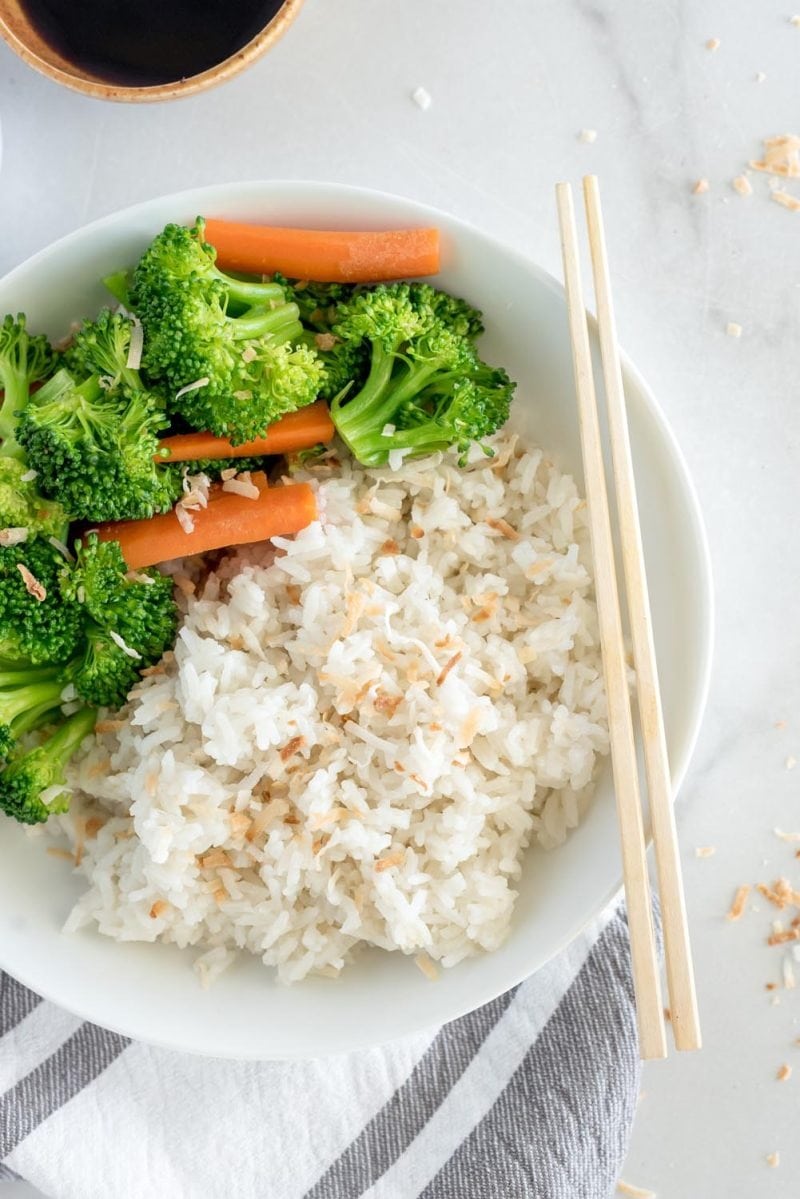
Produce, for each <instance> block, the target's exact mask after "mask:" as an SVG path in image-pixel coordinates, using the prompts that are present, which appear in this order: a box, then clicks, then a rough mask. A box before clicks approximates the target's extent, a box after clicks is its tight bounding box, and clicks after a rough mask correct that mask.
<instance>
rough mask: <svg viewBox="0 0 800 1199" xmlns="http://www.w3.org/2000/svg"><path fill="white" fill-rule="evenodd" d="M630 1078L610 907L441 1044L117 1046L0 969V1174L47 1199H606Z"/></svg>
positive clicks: (627, 996) (622, 938)
mask: <svg viewBox="0 0 800 1199" xmlns="http://www.w3.org/2000/svg"><path fill="white" fill-rule="evenodd" d="M638 1078H639V1066H638V1060H637V1049H636V1029H635V1019H634V1009H633V996H632V986H631V979H630V957H629V948H628V936H627V925H626V923H625V918H624V913H623V912H622V911H621V910H619V909H618V910H616V911H614V912H612V913H611V914H607V915H606V916H605V917H604V918H603V919H602V920H600V921H598V922H597V923H596V924H594V925H593V926H592V927H590V928H588V929H587V930H586V931H585V932H584V933H583V934H582V935H581V936H580V937H579V938H578V939H577V940H576V941H575V942H573V944H572V945H571V946H570V947H569V949H567V950H566V951H565V952H564V953H563V954H561V956H560V957H558V958H557V959H556V960H554V961H553V962H551V963H550V964H549V965H547V966H546V967H544V968H543V969H542V970H540V971H539V972H538V973H537V974H536V975H534V976H533V977H532V978H530V979H528V980H527V982H524V983H522V984H521V985H520V986H519V987H517V988H516V989H515V990H513V991H510V992H509V993H508V994H505V995H502V996H500V997H499V998H498V999H496V1000H494V1001H493V1002H492V1003H489V1004H487V1005H486V1006H485V1007H482V1008H479V1009H478V1010H477V1011H475V1012H472V1013H471V1014H470V1015H468V1016H464V1017H463V1018H462V1019H459V1020H456V1021H454V1022H453V1023H452V1024H448V1025H445V1026H444V1027H443V1028H440V1029H439V1030H438V1031H437V1030H434V1031H433V1032H431V1033H428V1034H423V1035H419V1036H415V1037H412V1038H408V1039H405V1040H403V1041H398V1042H395V1043H393V1044H391V1045H388V1046H384V1047H382V1048H378V1049H373V1050H368V1051H363V1052H360V1053H357V1054H351V1055H348V1056H341V1057H334V1058H328V1059H325V1060H317V1061H308V1062H292V1063H284V1062H266V1063H256V1062H243V1063H240V1062H227V1061H217V1060H213V1059H204V1058H195V1057H191V1056H188V1055H185V1054H177V1053H171V1052H168V1051H166V1050H162V1049H154V1048H151V1047H150V1046H148V1045H144V1044H140V1043H133V1042H129V1041H127V1040H126V1039H125V1038H124V1037H121V1036H118V1035H117V1034H115V1033H110V1032H105V1031H104V1030H102V1029H100V1028H97V1027H96V1026H94V1025H91V1024H86V1023H83V1022H82V1021H80V1020H78V1019H77V1018H76V1017H73V1016H70V1015H68V1014H67V1013H66V1012H63V1011H61V1010H60V1009H59V1008H56V1007H54V1006H53V1005H52V1004H50V1003H45V1002H43V1001H41V1000H40V999H39V998H38V997H37V996H36V995H34V994H32V993H31V992H30V991H27V990H25V988H23V987H21V986H20V985H19V984H18V983H16V982H14V980H13V979H11V978H9V977H8V976H7V975H2V974H0V1177H5V1178H12V1177H14V1176H15V1175H20V1176H22V1177H24V1178H26V1179H28V1180H29V1181H30V1182H31V1183H33V1184H34V1185H35V1186H37V1187H38V1188H39V1189H40V1190H41V1191H43V1192H44V1194H45V1195H46V1196H48V1197H49V1199H217V1197H219V1199H356V1197H358V1196H369V1197H370V1199H417V1197H424V1199H605V1197H606V1196H609V1195H611V1193H612V1192H613V1190H614V1185H615V1180H616V1178H617V1175H618V1173H619V1170H620V1167H621V1163H622V1160H623V1156H624V1153H625V1149H626V1145H627V1140H628V1134H629V1131H630V1125H631V1122H632V1119H633V1113H634V1108H635V1104H636V1096H637V1092H638ZM3 1189H4V1188H3V1184H2V1183H1V1182H0V1199H2V1195H3Z"/></svg>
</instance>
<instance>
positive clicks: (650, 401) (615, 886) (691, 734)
mask: <svg viewBox="0 0 800 1199" xmlns="http://www.w3.org/2000/svg"><path fill="white" fill-rule="evenodd" d="M249 189H252V191H253V193H254V195H255V194H257V193H262V192H263V191H265V190H266V191H269V192H271V193H273V194H275V196H276V198H277V199H280V193H281V192H284V191H286V192H290V191H295V190H296V189H302V190H303V191H304V193H305V195H306V196H307V197H308V198H311V199H313V198H314V195H315V194H316V195H319V197H320V198H321V199H322V200H324V197H325V196H329V195H330V193H331V191H335V192H338V193H340V194H341V195H343V196H347V195H349V196H353V197H356V196H357V197H359V198H362V199H366V200H367V202H370V201H373V200H375V201H377V202H378V203H381V204H383V203H389V204H397V203H399V204H401V205H402V206H403V207H404V209H406V210H407V211H408V213H409V216H410V217H411V218H412V221H411V222H410V223H413V219H414V218H416V219H418V220H419V221H420V223H421V224H426V225H429V224H432V223H436V221H437V220H438V221H441V222H444V223H445V224H446V225H447V226H450V227H455V228H456V230H459V229H464V230H466V231H468V232H469V233H470V234H471V235H474V236H476V237H478V238H479V239H480V240H482V241H483V242H485V243H487V244H488V245H489V246H490V247H491V249H492V250H494V251H497V252H499V253H500V254H502V255H503V256H505V257H510V258H512V259H513V260H514V261H515V262H516V263H517V265H519V266H520V267H522V268H524V270H526V271H527V272H529V273H531V274H532V275H534V276H536V277H537V279H538V281H539V283H540V284H542V285H543V286H544V287H545V288H546V289H547V290H549V291H550V292H551V293H552V294H553V296H554V297H555V298H557V299H558V300H559V301H560V302H563V301H564V294H565V293H564V288H563V285H562V284H561V283H560V282H559V281H558V279H556V277H555V276H554V275H552V274H551V273H550V272H549V271H547V270H546V269H545V268H544V267H542V266H540V265H539V264H538V263H537V262H535V261H534V260H533V259H532V258H530V257H528V256H527V255H525V254H523V253H522V252H521V251H519V250H517V249H516V248H515V247H514V246H512V245H509V244H508V243H506V242H504V241H502V240H501V239H500V238H497V237H495V236H494V235H492V234H489V233H486V232H485V231H484V230H482V229H481V228H480V227H478V226H476V225H474V224H473V223H471V222H469V221H466V220H463V219H461V218H459V217H455V216H453V215H451V214H450V213H449V212H446V211H445V210H443V209H440V208H438V207H436V206H434V205H429V204H426V203H423V202H421V201H417V200H413V199H410V198H408V197H405V196H401V195H398V194H397V193H392V192H386V191H383V190H380V189H376V188H367V187H361V186H355V185H351V184H343V183H337V182H324V181H320V180H307V179H302V178H299V179H291V178H283V179H275V180H267V179H261V180H240V181H233V182H229V183H220V184H211V185H207V186H200V187H196V188H186V189H183V190H181V191H179V192H167V193H164V194H162V195H159V196H155V197H151V198H150V199H148V200H143V201H140V202H138V203H136V204H133V205H128V206H126V207H125V208H121V209H117V210H115V211H113V212H110V213H107V214H106V215H104V216H101V217H99V218H97V219H95V220H94V221H91V222H88V223H87V224H84V225H81V226H79V227H77V228H76V229H73V230H72V231H70V232H69V233H66V234H64V235H63V236H62V237H60V238H57V239H56V240H55V241H53V242H50V243H48V244H47V245H46V246H43V247H42V248H41V249H40V250H38V251H36V252H35V253H34V254H32V255H30V256H29V257H27V258H25V259H24V260H23V261H22V262H21V263H19V264H18V265H17V266H15V267H13V268H12V269H11V270H10V271H8V272H7V273H6V274H5V275H4V276H2V277H0V287H6V286H10V285H13V283H14V281H15V277H16V276H17V275H18V274H22V273H27V272H29V271H30V270H32V269H33V270H35V269H36V267H37V266H38V265H39V263H40V262H41V261H42V260H43V259H45V258H46V257H47V256H48V255H49V254H51V253H52V252H54V251H57V250H61V249H63V248H66V247H68V246H69V245H71V244H72V243H73V242H75V241H79V240H80V239H83V238H84V237H86V236H91V235H92V234H93V233H96V232H99V231H101V230H103V229H104V228H106V227H107V226H111V227H113V226H114V225H116V224H118V223H120V222H121V221H122V222H123V223H125V222H127V221H135V220H136V219H137V218H138V217H140V216H146V214H147V211H148V209H151V208H158V207H160V206H162V205H164V204H165V203H169V204H172V205H174V206H175V208H176V210H179V209H180V208H181V207H184V208H186V207H187V205H188V204H189V203H192V204H194V205H195V207H196V202H197V199H198V197H202V202H203V203H213V202H214V200H215V197H216V196H219V197H220V198H221V199H224V198H226V199H227V200H228V201H230V200H231V198H232V193H233V194H234V195H235V196H236V197H237V198H241V197H243V196H244V195H246V193H247V191H248V190H249ZM336 223H337V222H333V224H334V225H335V224H336ZM587 311H588V310H587ZM589 321H590V326H591V328H592V330H593V331H594V330H595V329H596V322H595V319H594V316H593V315H592V314H591V312H589ZM620 359H621V365H622V372H623V379H624V381H625V382H626V383H630V384H632V385H633V387H634V388H635V389H636V390H637V392H638V397H639V398H640V400H641V402H642V403H643V404H644V406H645V407H646V409H647V411H648V414H649V415H650V416H651V417H652V418H653V420H654V421H655V423H656V424H657V426H658V429H659V433H660V435H661V437H662V438H663V439H664V442H665V443H666V446H667V448H668V450H669V451H670V452H671V455H672V462H673V464H674V466H675V468H676V470H677V472H678V474H679V475H680V484H681V488H682V490H683V491H684V493H685V497H686V500H687V508H688V510H689V512H690V514H691V529H690V532H691V536H692V538H693V540H694V542H695V545H696V549H697V559H698V563H699V565H700V568H701V571H700V575H699V576H698V577H695V578H694V579H693V584H694V587H695V595H696V599H697V611H698V622H697V630H698V644H699V646H700V649H701V653H702V660H701V662H700V671H699V674H698V682H697V686H696V690H695V692H694V695H693V697H692V699H693V702H692V704H691V707H690V708H689V709H688V710H687V720H686V731H685V736H684V742H683V745H682V747H681V753H680V754H679V755H678V757H677V759H676V760H675V761H674V763H673V770H672V790H673V802H675V801H676V799H677V795H678V792H679V790H680V787H681V786H682V784H683V782H684V780H685V778H686V774H687V771H688V767H689V763H690V761H691V758H692V755H693V753H694V750H695V747H696V745H697V740H698V737H699V734H700V728H701V725H702V719H703V713H704V711H705V708H706V705H707V701H708V696H709V691H710V685H711V676H712V668H713V652H714V641H715V609H714V588H713V575H712V567H711V553H710V548H709V542H708V536H707V531H706V528H705V524H704V521H703V518H702V510H701V507H700V501H699V497H698V494H697V489H696V487H695V484H694V481H693V479H692V476H691V474H690V471H689V468H688V464H687V462H686V459H685V456H684V454H683V451H682V450H681V448H680V444H679V442H678V440H677V437H676V435H675V433H674V432H673V430H672V428H671V426H670V424H669V422H668V421H667V418H666V416H665V414H664V411H663V409H662V407H661V405H660V404H659V402H658V401H657V399H656V398H655V396H654V394H653V392H652V390H651V389H650V387H649V385H648V384H647V382H646V381H645V379H644V378H643V376H642V374H641V372H640V371H639V369H638V367H636V366H635V365H634V363H633V362H632V361H631V359H630V358H629V356H628V355H627V353H626V352H625V351H624V350H621V352H620ZM612 785H613V784H612ZM646 837H647V845H648V848H649V849H650V850H652V837H651V833H650V828H649V824H648V825H647V827H646ZM622 892H623V882H622V877H621V875H620V876H619V877H617V878H616V879H615V880H614V882H613V883H612V884H611V885H610V886H609V887H608V888H607V890H606V891H605V892H604V894H603V895H602V896H601V897H600V898H599V899H598V900H596V901H595V903H594V904H593V906H592V910H591V911H590V912H588V914H586V915H585V916H584V917H581V918H579V919H576V920H575V921H574V922H573V924H572V925H570V926H569V927H568V928H567V929H566V930H565V931H564V932H563V934H562V936H561V937H560V939H559V940H558V942H557V943H556V942H554V943H553V944H551V945H549V946H548V947H547V951H546V953H545V954H544V955H542V956H540V957H539V959H538V961H536V962H535V963H534V964H533V965H532V966H531V965H529V966H528V967H527V968H526V969H524V970H522V971H521V972H520V970H518V969H517V970H510V971H507V972H506V973H505V974H503V976H502V978H501V979H499V980H498V981H496V982H492V983H491V985H490V986H488V987H487V986H485V987H484V988H483V989H482V991H481V994H480V996H479V997H478V998H477V999H476V1000H469V999H467V998H465V999H463V1000H462V1002H460V1003H454V1004H453V1005H452V1012H450V1014H449V1015H448V1016H447V1021H448V1022H449V1021H451V1020H455V1019H458V1018H459V1017H461V1016H464V1015H466V1014H467V1013H469V1012H471V1011H474V1010H475V1009H476V1008H477V1007H480V1006H482V1005H484V1004H487V1003H490V1002H491V1001H492V1000H493V999H495V998H497V996H499V995H501V994H503V993H505V992H506V991H508V990H510V989H511V988H512V987H514V986H517V985H518V984H519V983H521V982H523V981H524V980H525V979H526V978H530V977H532V976H533V975H535V974H536V972H537V971H539V970H540V969H541V968H542V967H543V966H545V965H546V964H547V963H548V962H549V961H552V960H553V959H554V958H555V957H556V956H558V955H559V954H560V953H562V952H563V951H564V950H565V949H566V948H567V947H568V946H569V945H570V944H572V942H573V941H574V940H575V939H576V938H577V937H578V936H580V935H581V934H582V933H583V932H584V931H585V930H586V929H588V927H589V926H590V925H591V924H592V923H593V922H595V921H597V920H598V918H599V917H601V915H602V914H603V913H604V912H605V911H606V910H607V909H608V908H609V907H610V905H611V904H612V903H614V902H615V901H617V899H618V898H619V897H620V896H621V895H622ZM94 935H99V934H94ZM489 956H491V955H489ZM0 969H3V970H6V971H7V972H8V973H9V974H12V975H13V977H15V978H16V979H17V980H18V981H19V982H21V983H22V984H23V985H24V986H27V987H29V988H30V989H32V990H34V991H35V992H36V993H37V994H39V995H41V996H42V997H43V998H44V999H46V1000H49V1001H50V1002H52V1003H54V1004H56V1005H58V1006H60V1007H62V1008H64V1009H65V1010H68V1011H70V1012H71V1013H72V1014H74V1015H75V1016H78V1017H79V1018H81V1019H84V1020H88V1021H91V1022H94V1023H98V1022H99V1021H98V1017H97V1015H96V1014H95V1013H93V1012H92V1011H91V1010H90V1009H91V1003H90V1002H89V992H87V1003H86V1004H85V1005H84V1004H76V1003H70V1004H69V1005H67V1006H66V1007H65V1005H64V1003H63V1000H61V999H59V998H58V995H57V994H56V993H54V992H53V991H52V990H51V989H50V987H48V986H45V987H43V986H42V985H41V983H40V982H39V981H38V980H34V979H32V978H31V977H30V975H29V974H28V972H27V971H24V970H23V971H17V970H15V969H9V967H7V966H6V965H4V963H3V962H2V947H1V946H0ZM101 1023H102V1027H104V1028H107V1029H109V1030H111V1031H113V1032H117V1033H119V1034H121V1035H123V1036H127V1037H131V1036H133V1037H134V1039H137V1040H141V1041H142V1042H144V1043H147V1044H151V1045H154V1046H157V1047H160V1048H164V1049H170V1050H175V1051H178V1052H189V1053H193V1054H195V1055H197V1056H206V1057H216V1058H227V1059H230V1060H259V1061H267V1060H292V1059H295V1060H299V1059H303V1058H308V1057H311V1056H319V1051H318V1050H316V1049H309V1050H307V1051H304V1050H299V1049H297V1050H294V1049H293V1050H290V1051H288V1052H281V1053H271V1054H269V1055H268V1056H265V1055H264V1054H263V1053H253V1054H251V1055H248V1057H245V1055H244V1054H241V1053H233V1052H226V1051H225V1050H224V1049H222V1050H221V1049H220V1048H218V1047H213V1046H205V1045H197V1043H196V1041H194V1040H192V1043H191V1045H190V1044H189V1043H188V1040H187V1042H184V1043H180V1044H179V1043H176V1042H175V1041H174V1040H170V1039H169V1038H168V1037H163V1038H162V1037H159V1036H158V1035H152V1034H151V1033H149V1032H148V1033H147V1034H144V1033H141V1032H136V1033H132V1032H131V1030H130V1028H129V1027H128V1028H126V1027H124V1026H121V1025H118V1024H116V1023H115V1022H114V1020H113V1019H111V1020H109V1019H107V1018H106V1017H105V1014H104V1015H103V1019H102V1022H101ZM398 1023H399V1024H400V1025H401V1027H399V1028H398V1029H397V1031H395V1032H393V1034H392V1038H391V1039H395V1038H397V1037H403V1036H410V1035H413V1034H415V1033H423V1032H425V1031H427V1030H429V1029H431V1028H433V1027H435V1026H436V1024H435V1022H434V1023H431V1022H427V1023H420V1022H419V1021H415V1022H413V1023H408V1024H407V1025H402V1021H398ZM375 1045H376V1041H375V1040H374V1039H373V1038H370V1037H368V1036H366V1035H362V1036H361V1037H359V1033H358V1029H356V1030H355V1031H354V1032H353V1033H351V1035H350V1036H349V1037H348V1038H347V1042H346V1044H340V1045H338V1046H337V1047H334V1048H332V1049H331V1050H329V1051H327V1052H329V1053H331V1054H336V1053H343V1052H351V1051H355V1050H359V1049H364V1048H368V1047H374V1046H375ZM323 1052H324V1051H323Z"/></svg>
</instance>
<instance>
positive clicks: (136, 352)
mask: <svg viewBox="0 0 800 1199" xmlns="http://www.w3.org/2000/svg"><path fill="white" fill-rule="evenodd" d="M130 320H131V342H130V345H129V346H128V360H127V362H126V363H125V365H126V367H127V368H128V370H129V371H138V369H139V367H140V366H141V365H142V350H143V349H144V327H143V325H142V322H141V321H140V320H139V318H138V316H134V315H133V313H131V317H130Z"/></svg>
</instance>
